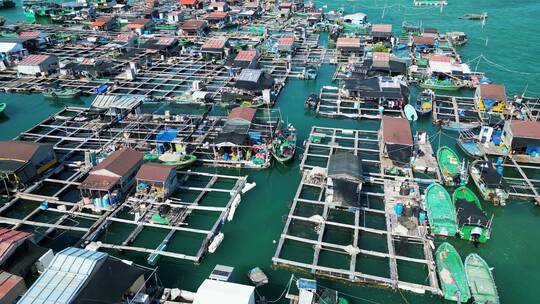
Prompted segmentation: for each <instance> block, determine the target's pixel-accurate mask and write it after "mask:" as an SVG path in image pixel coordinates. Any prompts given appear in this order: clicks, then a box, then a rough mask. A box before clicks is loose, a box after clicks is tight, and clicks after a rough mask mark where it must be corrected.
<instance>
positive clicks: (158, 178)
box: [135, 163, 176, 183]
mask: <svg viewBox="0 0 540 304" xmlns="http://www.w3.org/2000/svg"><path fill="white" fill-rule="evenodd" d="M172 172H176V168H175V166H171V165H162V164H152V163H146V164H144V165H142V166H141V168H140V169H139V171H138V172H137V176H136V177H135V178H136V179H137V180H142V181H149V182H162V183H164V182H166V181H167V179H168V178H169V176H171V173H172Z"/></svg>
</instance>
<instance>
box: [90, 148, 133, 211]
mask: <svg viewBox="0 0 540 304" xmlns="http://www.w3.org/2000/svg"><path fill="white" fill-rule="evenodd" d="M142 162H143V155H142V154H141V153H139V152H137V151H135V150H133V149H131V148H123V149H120V150H116V151H114V152H113V153H111V154H110V155H109V156H107V158H105V159H103V160H102V161H101V162H100V163H98V164H97V165H96V166H95V167H94V168H93V169H92V170H91V171H90V172H89V173H88V176H87V177H86V179H85V180H84V181H83V182H82V183H81V184H80V185H79V189H80V191H81V197H82V199H83V204H84V206H85V207H89V208H92V209H95V210H106V209H109V208H110V206H113V205H115V204H117V203H119V202H120V201H121V200H122V199H123V197H124V196H125V195H126V194H127V192H128V191H129V190H130V188H131V187H132V186H133V184H134V183H135V175H136V173H137V171H138V170H139V168H140V167H141V165H142Z"/></svg>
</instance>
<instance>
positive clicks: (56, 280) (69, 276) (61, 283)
mask: <svg viewBox="0 0 540 304" xmlns="http://www.w3.org/2000/svg"><path fill="white" fill-rule="evenodd" d="M106 257H107V254H106V253H103V252H98V251H90V250H86V249H80V248H73V247H68V248H66V249H64V250H62V251H61V252H59V253H58V254H56V256H55V257H54V259H53V261H52V262H51V265H50V266H49V267H48V268H47V269H46V270H45V272H43V274H41V276H39V278H38V279H37V280H36V281H35V282H34V284H32V286H31V287H30V288H29V289H28V291H27V292H26V293H25V294H24V295H23V297H22V298H21V300H20V301H19V302H18V303H19V304H66V303H70V302H71V301H73V299H74V298H75V297H76V296H77V294H78V293H79V292H80V291H81V289H82V288H83V287H84V285H85V284H86V282H87V280H88V279H89V278H90V275H91V274H92V272H93V271H94V270H95V269H96V267H98V265H99V264H100V263H101V262H102V261H104V260H105V258H106Z"/></svg>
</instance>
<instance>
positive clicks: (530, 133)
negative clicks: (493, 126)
mask: <svg viewBox="0 0 540 304" xmlns="http://www.w3.org/2000/svg"><path fill="white" fill-rule="evenodd" d="M510 129H512V135H513V136H517V137H522V138H531V139H540V121H531V120H512V121H510Z"/></svg>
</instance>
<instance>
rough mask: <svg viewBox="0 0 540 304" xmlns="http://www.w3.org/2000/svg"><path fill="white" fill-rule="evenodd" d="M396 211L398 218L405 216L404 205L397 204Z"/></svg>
mask: <svg viewBox="0 0 540 304" xmlns="http://www.w3.org/2000/svg"><path fill="white" fill-rule="evenodd" d="M394 211H395V212H396V215H397V216H401V215H402V214H403V204H401V203H397V204H396V205H395V206H394Z"/></svg>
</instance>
